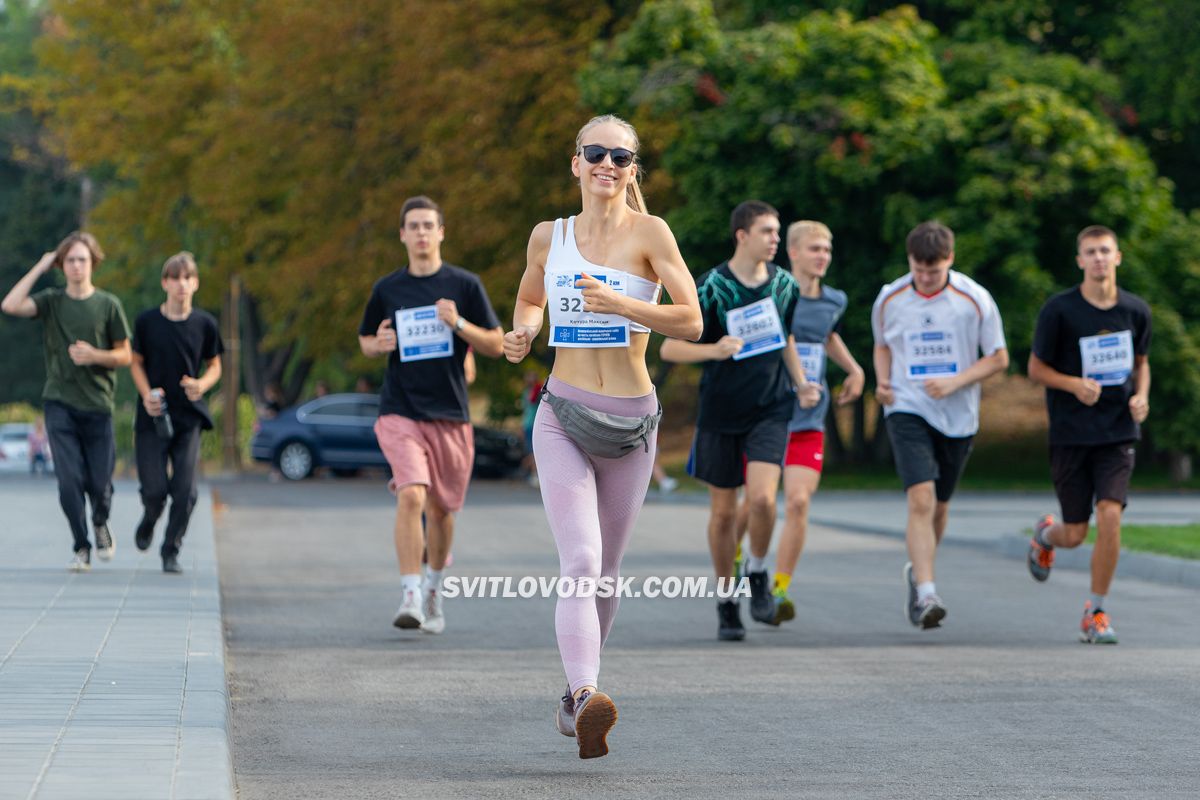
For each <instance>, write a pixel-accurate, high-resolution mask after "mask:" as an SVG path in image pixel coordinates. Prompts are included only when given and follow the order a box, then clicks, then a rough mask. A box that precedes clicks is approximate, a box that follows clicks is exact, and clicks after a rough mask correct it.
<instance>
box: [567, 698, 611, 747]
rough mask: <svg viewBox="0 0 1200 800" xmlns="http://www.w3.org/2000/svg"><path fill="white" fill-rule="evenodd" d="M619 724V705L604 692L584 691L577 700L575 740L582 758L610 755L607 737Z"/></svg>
mask: <svg viewBox="0 0 1200 800" xmlns="http://www.w3.org/2000/svg"><path fill="white" fill-rule="evenodd" d="M616 724H617V706H616V704H614V703H613V701H612V698H611V697H609V696H608V695H606V694H605V693H604V692H589V691H584V692H583V693H582V694H580V695H579V699H578V700H576V701H575V741H576V742H578V743H579V757H580V758H599V757H600V756H606V755H608V742H607V741H606V737H607V736H608V732H609V731H611V730H612V727H613V725H616Z"/></svg>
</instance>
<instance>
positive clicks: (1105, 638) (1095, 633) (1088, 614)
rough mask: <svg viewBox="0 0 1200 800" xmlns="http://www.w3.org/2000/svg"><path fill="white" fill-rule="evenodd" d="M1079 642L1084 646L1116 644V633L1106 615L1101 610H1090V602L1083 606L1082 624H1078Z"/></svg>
mask: <svg viewBox="0 0 1200 800" xmlns="http://www.w3.org/2000/svg"><path fill="white" fill-rule="evenodd" d="M1079 628H1080V633H1079V641H1081V642H1083V643H1084V644H1116V643H1117V632H1116V631H1114V630H1113V626H1112V622H1111V621H1109V619H1108V614H1106V613H1104V611H1103V610H1102V609H1099V608H1097V609H1095V610H1094V611H1093V610H1092V601H1091V600H1088V601H1087V603H1085V604H1084V606H1083V622H1081V623H1080V624H1079Z"/></svg>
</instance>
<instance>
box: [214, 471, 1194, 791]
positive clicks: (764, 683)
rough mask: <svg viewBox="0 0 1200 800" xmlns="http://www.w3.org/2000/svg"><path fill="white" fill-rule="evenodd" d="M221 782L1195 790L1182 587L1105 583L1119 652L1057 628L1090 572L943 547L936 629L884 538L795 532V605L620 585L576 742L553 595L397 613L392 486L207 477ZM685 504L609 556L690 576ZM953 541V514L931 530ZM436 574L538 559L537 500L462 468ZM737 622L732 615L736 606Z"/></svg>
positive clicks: (1187, 607) (361, 786)
mask: <svg viewBox="0 0 1200 800" xmlns="http://www.w3.org/2000/svg"><path fill="white" fill-rule="evenodd" d="M215 488H216V490H217V492H218V494H219V498H220V501H221V503H222V504H223V507H219V508H218V513H217V540H218V551H219V552H218V555H219V559H220V563H221V582H222V594H223V601H224V619H225V626H226V633H227V642H228V650H229V662H228V669H229V681H230V691H231V697H232V703H233V714H232V724H233V746H234V767H235V771H236V774H237V782H238V788H239V792H240V796H241V797H242V798H245V800H252V799H253V798H282V797H305V798H376V797H379V798H382V797H389V798H391V797H421V798H457V797H489V798H504V797H521V798H541V797H546V798H556V799H558V798H567V797H585V796H586V797H664V798H666V797H670V798H677V797H687V798H688V800H700V798H710V797H711V798H721V800H727V799H728V798H734V797H746V796H751V795H754V796H756V797H814V798H816V797H839V798H841V797H853V798H907V797H911V798H921V799H922V800H925V799H927V798H936V797H953V798H966V797H989V798H992V797H1006V798H1007V797H1039V798H1046V797H1062V798H1068V797H1070V798H1075V797H1089V798H1098V797H1112V798H1134V797H1145V798H1163V797H1195V796H1196V795H1197V791H1198V790H1197V787H1198V786H1200V764H1198V761H1197V758H1196V754H1197V752H1200V735H1198V731H1200V725H1198V723H1197V720H1198V719H1200V714H1198V710H1200V625H1198V624H1197V622H1196V612H1197V609H1198V608H1200V604H1198V601H1200V592H1196V591H1194V590H1188V589H1183V588H1176V587H1168V586H1160V585H1155V584H1150V583H1143V582H1138V581H1133V580H1126V581H1123V582H1120V583H1118V585H1117V587H1116V591H1114V592H1113V593H1112V595H1111V602H1110V608H1109V611H1110V612H1111V614H1112V617H1113V622H1114V625H1115V627H1116V630H1117V632H1118V633H1119V635H1120V637H1121V644H1120V645H1118V646H1116V647H1107V648H1102V647H1089V646H1085V645H1082V644H1079V643H1078V642H1077V639H1076V634H1077V630H1078V623H1079V616H1080V612H1081V609H1082V605H1083V601H1084V600H1085V599H1086V597H1087V588H1088V587H1087V577H1086V575H1084V574H1081V573H1071V572H1062V573H1059V574H1055V575H1054V576H1053V577H1052V578H1051V580H1050V582H1049V583H1047V584H1045V585H1038V584H1035V583H1034V582H1033V581H1032V580H1031V579H1030V578H1029V576H1028V574H1027V573H1026V572H1025V568H1024V565H1023V564H1022V563H1021V562H1018V561H1015V560H1011V559H1006V558H1002V557H1000V556H998V555H996V554H993V553H991V552H989V551H988V550H987V549H986V548H981V547H979V546H978V545H977V544H976V545H975V546H971V547H963V546H955V545H954V544H952V543H950V544H948V545H947V546H945V547H944V548H943V550H942V553H941V555H940V556H939V564H938V566H939V573H938V589H939V593H940V594H941V595H942V597H943V598H944V600H945V601H946V603H947V607H948V608H949V612H950V613H949V617H948V619H947V625H946V627H945V628H944V629H942V630H938V631H932V632H919V631H916V630H915V629H913V628H911V627H910V626H909V625H908V624H907V623H906V622H905V621H904V620H903V618H902V616H901V607H902V603H903V599H904V587H903V585H902V583H901V577H900V575H901V567H902V565H903V562H904V555H903V545H902V543H901V542H900V541H898V540H895V539H892V538H887V537H884V536H873V535H868V534H858V533H846V532H838V531H836V530H833V529H830V528H817V529H816V530H814V531H812V532H811V533H810V543H809V547H808V549H807V551H806V553H805V558H804V560H803V561H802V562H801V567H800V571H799V573H798V575H797V578H796V582H795V584H794V587H795V588H794V591H793V597H794V598H795V599H796V601H797V610H798V617H797V619H796V620H795V621H794V622H792V623H789V624H787V625H785V626H783V627H781V628H778V629H772V628H768V627H765V626H762V625H758V624H756V623H750V622H749V621H748V620H747V624H748V625H753V627H752V628H751V630H750V631H749V635H748V636H747V638H746V640H745V641H744V642H742V643H725V642H718V641H717V640H716V614H715V610H714V605H713V602H712V601H710V600H706V599H674V600H667V599H647V598H641V599H627V600H625V601H624V602H623V604H622V607H621V613H620V615H619V616H618V618H617V622H616V627H615V629H614V632H613V635H612V637H611V639H610V641H609V643H608V647H607V649H606V652H605V658H604V662H603V668H602V672H601V678H600V683H601V686H602V688H604V689H605V690H606V691H607V692H609V693H610V694H611V695H612V697H613V699H614V700H615V701H616V703H617V706H618V709H619V712H620V721H619V722H618V724H617V727H616V728H615V729H614V730H613V732H612V734H611V735H610V737H609V743H610V746H611V748H612V752H611V754H610V755H609V756H608V757H607V758H603V759H596V760H591V761H581V760H580V759H579V758H578V757H577V756H576V753H575V748H574V742H573V740H570V739H566V738H564V737H562V736H560V735H559V734H558V733H556V732H555V730H554V727H553V721H552V715H553V712H554V708H555V703H556V700H557V698H558V696H559V695H560V694H561V692H562V687H563V685H564V683H565V681H564V678H563V674H562V667H561V663H560V662H559V659H558V654H557V650H556V648H555V643H554V629H553V614H554V601H553V600H552V599H540V598H538V599H502V598H498V599H487V600H484V599H455V600H447V601H446V615H447V630H446V633H445V634H443V635H441V636H429V635H423V634H420V633H418V632H408V631H398V630H396V629H394V628H392V627H391V625H390V621H391V616H392V613H393V611H394V610H395V606H396V605H397V603H398V601H399V580H398V576H397V571H396V567H395V559H394V556H393V552H392V545H391V515H392V499H391V497H390V495H388V493H387V491H386V489H385V488H384V487H383V485H382V482H380V481H377V480H370V479H360V480H348V481H332V480H311V481H308V482H305V483H304V484H301V485H292V484H268V483H266V482H265V481H263V480H261V479H258V478H253V477H251V478H245V479H243V480H242V481H241V482H239V483H236V484H235V483H230V482H218V483H216V484H215ZM705 518H706V515H705V508H704V507H703V505H700V504H697V503H688V502H682V503H680V502H674V503H667V502H662V501H651V502H650V503H648V504H647V506H646V508H645V509H644V511H643V513H642V517H641V521H640V523H639V526H638V529H637V532H636V534H635V537H634V540H633V543H632V546H631V547H630V549H629V552H628V554H627V556H626V559H625V569H624V573H625V574H626V575H631V576H639V577H645V576H648V575H658V576H667V575H678V576H686V575H706V574H707V572H708V569H709V563H708V556H707V552H706V546H705V536H704V525H705ZM951 538H953V531H952V532H951ZM454 557H455V564H454V566H453V568H452V569H451V570H450V572H451V573H453V574H458V575H509V576H514V577H519V576H524V575H535V576H537V575H546V576H549V575H556V574H557V565H558V562H557V556H556V554H555V551H554V546H553V542H552V539H551V537H550V534H549V531H548V528H547V526H546V522H545V519H544V516H543V511H542V508H541V505H540V501H539V499H538V496H537V494H536V492H534V491H533V490H530V489H527V488H526V487H524V486H523V485H520V484H504V483H477V484H476V485H475V486H473V488H472V490H471V495H470V497H469V499H468V507H467V509H466V510H465V511H464V512H463V514H462V515H461V517H460V521H459V528H458V538H457V542H456V544H455V547H454ZM743 613H744V616H748V615H746V614H745V612H743Z"/></svg>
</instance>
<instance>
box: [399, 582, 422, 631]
mask: <svg viewBox="0 0 1200 800" xmlns="http://www.w3.org/2000/svg"><path fill="white" fill-rule="evenodd" d="M424 621H425V615H424V614H423V613H422V612H421V593H420V592H414V591H412V590H411V589H410V590H409V591H407V592H405V593H404V602H403V603H401V604H400V608H398V609H396V616H395V617H393V618H392V624H393V625H395V626H396V627H397V628H419V627H421V623H422V622H424Z"/></svg>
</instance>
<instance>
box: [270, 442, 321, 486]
mask: <svg viewBox="0 0 1200 800" xmlns="http://www.w3.org/2000/svg"><path fill="white" fill-rule="evenodd" d="M277 461H278V463H279V471H280V472H282V473H283V477H285V478H287V479H288V480H289V481H302V480H304V479H305V478H307V477H308V476H309V475H311V474H312V471H313V452H312V450H311V449H310V448H309V446H308V445H306V444H305V443H304V442H288V443H287V444H285V445H284V446H283V449H282V450H280V451H279V458H278V459H277Z"/></svg>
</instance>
